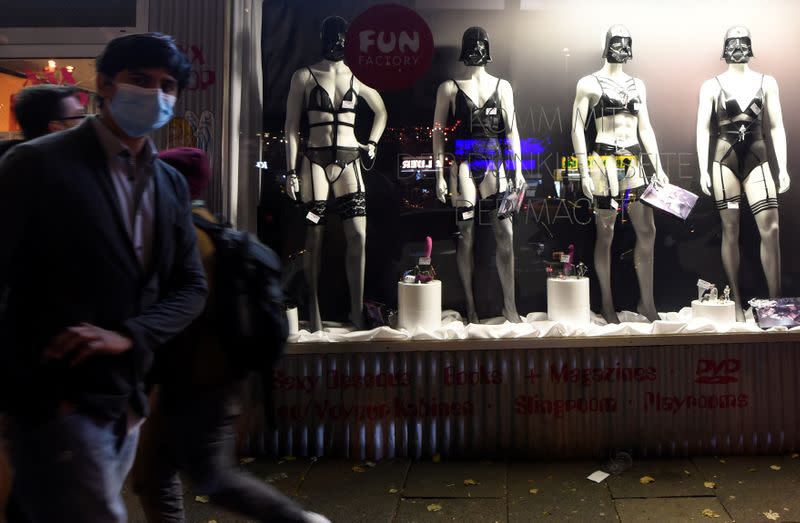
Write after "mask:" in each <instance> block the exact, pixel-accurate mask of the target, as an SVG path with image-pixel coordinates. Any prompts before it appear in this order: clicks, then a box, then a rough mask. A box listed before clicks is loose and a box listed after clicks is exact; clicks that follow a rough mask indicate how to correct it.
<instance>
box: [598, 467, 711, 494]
mask: <svg viewBox="0 0 800 523" xmlns="http://www.w3.org/2000/svg"><path fill="white" fill-rule="evenodd" d="M687 472H688V473H689V474H687ZM644 476H650V477H651V478H653V479H655V481H654V482H652V483H649V484H647V485H643V484H642V483H641V481H640V479H641V478H642V477H644ZM703 481H704V480H703V478H702V477H701V476H700V474H698V469H697V467H695V465H694V464H693V463H692V462H691V460H688V459H670V460H646V461H635V460H634V462H633V466H632V467H631V468H630V469H628V470H626V471H625V472H623V473H622V474H620V475H619V476H611V477H609V478H608V479H607V480H606V482H607V483H608V488H609V489H610V490H611V496H612V497H613V498H614V499H621V498H663V497H691V496H713V495H714V493H713V492H712V491H710V490H709V489H707V488H706V487H704V486H703Z"/></svg>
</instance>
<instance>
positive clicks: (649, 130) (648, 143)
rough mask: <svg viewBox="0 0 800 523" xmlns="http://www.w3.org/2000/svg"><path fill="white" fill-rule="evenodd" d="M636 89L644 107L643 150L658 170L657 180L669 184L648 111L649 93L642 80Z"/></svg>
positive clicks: (638, 81) (640, 136) (641, 126)
mask: <svg viewBox="0 0 800 523" xmlns="http://www.w3.org/2000/svg"><path fill="white" fill-rule="evenodd" d="M636 88H637V89H638V90H639V94H640V95H641V97H642V105H641V107H640V109H639V129H638V130H639V141H640V142H641V143H642V148H643V149H644V152H645V153H646V154H647V156H649V157H650V163H652V164H653V166H654V167H655V168H656V179H657V180H660V181H662V182H664V183H667V182H669V178H668V177H667V173H665V172H664V166H663V165H661V157H660V156H659V155H658V143H656V133H655V131H653V126H652V124H651V123H650V113H649V112H648V111H647V91H646V90H645V87H644V83H643V82H642V81H641V80H638V79H637V80H636Z"/></svg>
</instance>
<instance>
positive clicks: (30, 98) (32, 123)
mask: <svg viewBox="0 0 800 523" xmlns="http://www.w3.org/2000/svg"><path fill="white" fill-rule="evenodd" d="M78 92H80V90H79V89H78V88H77V87H72V86H69V85H51V84H41V85H34V86H31V87H26V88H25V89H23V90H22V91H20V92H19V93H17V95H16V96H15V97H14V116H16V118H17V121H18V122H19V126H20V127H22V134H24V135H25V139H26V140H33V139H34V138H38V137H40V136H44V135H45V134H49V133H50V130H49V129H48V128H47V125H48V124H49V123H50V122H52V121H53V120H58V119H60V118H63V117H64V115H63V113H62V111H63V109H62V107H61V101H62V100H63V99H65V98H69V97H70V96H75V95H76V94H78Z"/></svg>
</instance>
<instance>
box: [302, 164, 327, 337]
mask: <svg viewBox="0 0 800 523" xmlns="http://www.w3.org/2000/svg"><path fill="white" fill-rule="evenodd" d="M300 182H301V183H300V195H301V197H302V199H303V202H305V203H306V204H307V205H310V206H311V207H310V209H312V211H311V212H313V213H315V214H317V215H320V216H319V217H320V218H321V219H320V221H319V223H318V224H314V223H313V222H310V221H309V220H308V219H306V241H305V250H306V255H305V256H304V262H303V272H304V273H305V278H306V283H307V284H308V323H309V330H310V331H311V332H316V331H320V330H322V317H321V316H320V312H319V273H320V269H321V267H322V265H321V264H322V248H323V245H322V244H323V241H324V239H325V226H324V225H323V224H324V223H325V219H326V218H325V216H324V214H325V211H324V210H325V208H326V206H325V201H326V200H327V199H328V190H329V186H328V179H327V178H326V177H325V170H324V169H323V168H322V167H320V166H319V165H315V164H312V163H311V162H310V161H309V160H308V158H305V157H304V158H303V162H302V163H301V165H300ZM320 210H322V212H320Z"/></svg>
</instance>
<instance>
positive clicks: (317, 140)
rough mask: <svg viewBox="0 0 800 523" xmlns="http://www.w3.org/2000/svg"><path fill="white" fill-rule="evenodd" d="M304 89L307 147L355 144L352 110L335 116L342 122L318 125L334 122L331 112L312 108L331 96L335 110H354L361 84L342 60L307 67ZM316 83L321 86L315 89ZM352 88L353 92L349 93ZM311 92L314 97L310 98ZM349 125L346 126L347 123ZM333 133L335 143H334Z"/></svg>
mask: <svg viewBox="0 0 800 523" xmlns="http://www.w3.org/2000/svg"><path fill="white" fill-rule="evenodd" d="M306 71H307V77H306V81H305V89H304V96H303V99H304V103H305V108H306V111H307V114H308V123H309V130H308V146H309V147H326V146H330V145H336V146H340V147H358V145H359V144H358V140H356V136H355V129H354V128H353V127H352V125H353V124H354V123H355V119H356V115H355V112H341V113H339V114H338V115H337V119H338V121H339V122H341V123H342V124H345V125H341V124H340V125H318V124H320V123H322V122H332V123H333V121H334V115H333V114H332V113H330V112H327V111H319V110H314V109H313V107H314V106H319V104H320V103H323V104H324V103H325V100H324V98H325V96H326V95H327V96H328V97H329V98H330V101H331V102H332V103H333V109H334V110H340V111H349V110H352V111H355V108H356V105H357V104H358V96H359V91H360V87H361V84H360V82H359V81H358V79H357V78H355V76H354V75H353V73H352V71H351V70H350V68H349V67H347V65H345V63H344V62H331V61H329V60H322V61H320V62H317V63H316V64H313V65H311V66H309V67H308V68H307V69H306ZM317 86H319V87H320V89H317ZM351 88H352V92H351ZM312 95H313V98H314V99H312ZM348 124H349V125H348ZM334 134H335V135H336V136H335V137H336V143H335V144H334V142H333V140H334Z"/></svg>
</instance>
